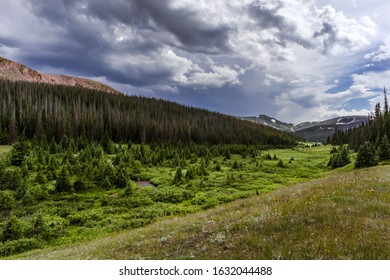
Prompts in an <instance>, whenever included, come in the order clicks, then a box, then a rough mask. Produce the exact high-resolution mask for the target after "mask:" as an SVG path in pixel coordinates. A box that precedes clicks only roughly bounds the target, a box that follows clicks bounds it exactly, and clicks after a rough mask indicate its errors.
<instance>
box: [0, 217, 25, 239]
mask: <svg viewBox="0 0 390 280" xmlns="http://www.w3.org/2000/svg"><path fill="white" fill-rule="evenodd" d="M22 235H23V229H22V224H21V222H20V220H19V219H18V218H17V217H15V216H12V217H11V218H10V219H9V220H8V221H7V222H6V224H5V226H4V229H3V232H2V234H1V240H2V241H3V242H6V241H8V240H16V239H19V238H21V237H22Z"/></svg>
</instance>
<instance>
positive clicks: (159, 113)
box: [0, 79, 299, 148]
mask: <svg viewBox="0 0 390 280" xmlns="http://www.w3.org/2000/svg"><path fill="white" fill-rule="evenodd" d="M0 107H1V110H0V144H13V143H15V142H16V140H17V139H20V138H27V139H33V138H36V139H38V141H46V142H48V143H50V141H51V140H52V139H53V140H54V141H55V142H56V143H57V144H58V143H60V142H61V141H63V139H64V138H73V139H77V138H83V139H85V140H87V141H99V142H101V143H103V144H104V146H105V148H106V145H107V143H108V141H109V140H112V141H114V142H126V143H127V142H128V141H131V142H133V143H138V144H141V143H142V144H169V145H178V144H188V143H195V144H255V145H261V146H263V147H273V148H275V147H279V148H282V147H293V146H294V145H295V144H296V141H297V140H298V139H299V138H298V137H296V136H293V135H291V134H288V133H285V132H281V131H278V130H276V129H272V128H270V127H266V126H261V125H257V124H254V123H252V122H249V121H243V120H240V119H238V118H235V117H232V116H227V115H223V114H219V113H215V112H210V111H207V110H201V109H197V108H192V107H187V106H182V105H179V104H176V103H173V102H168V101H163V100H156V99H151V98H144V97H136V96H127V95H124V94H107V93H106V92H99V91H94V90H88V89H85V88H80V87H66V86H54V85H48V84H33V83H22V82H11V81H5V80H1V79H0Z"/></svg>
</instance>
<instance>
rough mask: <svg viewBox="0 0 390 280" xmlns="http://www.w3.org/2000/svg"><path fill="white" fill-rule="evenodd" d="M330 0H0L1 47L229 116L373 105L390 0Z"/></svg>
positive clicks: (294, 116) (389, 42) (306, 115)
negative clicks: (382, 13) (378, 0)
mask: <svg viewBox="0 0 390 280" xmlns="http://www.w3.org/2000/svg"><path fill="white" fill-rule="evenodd" d="M333 2H335V1H332V2H329V1H319V0H318V1H314V0H243V1H223V0H216V1H206V0H202V1H190V0H186V1H183V0H181V1H178V0H171V1H157V0H150V1H141V0H139V1H128V0H115V1H102V0H82V1H80V0H78V1H75V0H68V1H64V0H51V1H35V2H34V3H32V1H27V0H17V1H5V0H0V4H1V6H2V9H1V10H0V26H1V27H2V28H1V29H0V55H1V56H5V57H8V58H11V59H14V60H17V61H19V62H22V63H24V64H27V65H29V66H32V67H34V68H36V69H39V70H41V71H48V72H52V73H53V72H55V73H64V74H73V75H80V76H84V77H90V78H95V79H97V80H100V81H105V82H107V83H109V84H110V85H112V86H115V87H117V88H119V89H120V90H123V91H125V92H128V93H130V94H132V93H133V94H143V95H147V96H154V97H160V98H167V99H171V100H176V101H178V102H181V103H185V104H189V105H193V106H200V107H205V108H209V109H212V110H217V111H221V112H224V113H228V114H234V115H254V114H259V113H266V114H270V115H272V116H275V117H279V118H281V119H282V120H287V121H293V122H298V121H303V120H310V119H313V118H314V119H323V118H327V117H333V116H336V115H339V114H352V113H354V114H355V113H359V114H366V113H367V112H368V111H370V110H371V107H370V106H371V105H372V104H371V103H372V102H373V101H372V100H376V99H375V98H376V97H377V96H378V94H379V93H378V90H379V88H382V87H383V86H384V85H386V83H387V82H388V81H386V80H387V79H388V78H389V77H388V74H387V72H386V71H387V70H389V69H388V67H387V64H388V61H389V59H390V39H389V38H390V35H389V34H387V33H386V30H388V29H387V27H390V23H389V22H388V20H387V18H386V17H383V16H378V12H381V11H383V8H386V7H389V4H386V3H385V4H384V3H382V2H383V1H381V2H376V3H375V4H376V5H369V3H372V1H368V0H366V1H363V0H361V1H342V2H343V3H342V4H341V3H339V2H340V1H338V2H336V3H333ZM374 76H375V77H376V78H375V82H377V83H378V84H377V85H373V81H374V79H371V78H373V77H374ZM354 100H360V101H359V102H363V103H364V104H365V105H364V106H363V105H362V104H363V103H362V104H358V106H355V108H354V107H353V106H352V105H351V104H356V102H354Z"/></svg>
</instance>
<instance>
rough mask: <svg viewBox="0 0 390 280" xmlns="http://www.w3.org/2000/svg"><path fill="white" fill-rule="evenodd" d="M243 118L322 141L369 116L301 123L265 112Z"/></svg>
mask: <svg viewBox="0 0 390 280" xmlns="http://www.w3.org/2000/svg"><path fill="white" fill-rule="evenodd" d="M241 119H244V120H248V121H252V122H255V123H257V124H261V125H265V126H270V127H273V128H275V129H278V130H282V131H286V132H290V133H293V134H296V135H299V136H301V137H303V138H305V139H306V140H308V141H318V142H322V141H325V140H326V139H327V137H328V136H330V135H332V134H333V133H334V132H335V130H336V128H337V129H342V130H346V129H348V128H352V127H358V126H360V125H361V124H362V123H364V122H366V121H367V120H368V116H342V117H336V118H333V119H329V120H325V121H311V122H303V123H299V124H292V123H285V122H282V121H279V120H277V119H275V118H272V117H270V116H267V115H264V114H260V115H257V116H255V117H242V118H241Z"/></svg>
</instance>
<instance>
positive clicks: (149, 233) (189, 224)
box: [14, 154, 390, 259]
mask: <svg viewBox="0 0 390 280" xmlns="http://www.w3.org/2000/svg"><path fill="white" fill-rule="evenodd" d="M278 156H279V154H278ZM280 156H282V155H281V154H280ZM389 185H390V172H389V166H379V167H374V168H370V169H360V170H357V171H351V172H347V173H341V174H340V173H333V174H328V175H327V176H326V177H324V178H321V179H317V180H314V181H310V182H306V183H300V184H297V185H295V186H291V187H289V188H281V189H278V190H275V191H273V192H270V193H267V194H265V195H262V196H252V197H250V198H247V199H242V200H237V201H234V202H230V203H228V204H224V205H221V206H218V207H216V208H213V209H209V210H206V211H203V212H199V213H195V214H191V215H187V216H184V217H168V218H163V219H161V220H159V221H157V222H156V223H153V224H151V225H149V226H146V227H143V228H140V229H133V230H125V231H123V232H120V233H117V234H111V235H109V236H107V237H103V238H98V239H95V240H92V241H87V242H79V243H75V244H72V245H66V246H58V247H54V248H46V249H42V250H36V251H33V252H29V253H25V254H23V255H17V256H14V258H17V259H23V258H26V259H389V258H390V243H389V242H388V241H389V238H390V233H389V230H388V229H389V227H390V222H389V221H390V192H389Z"/></svg>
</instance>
